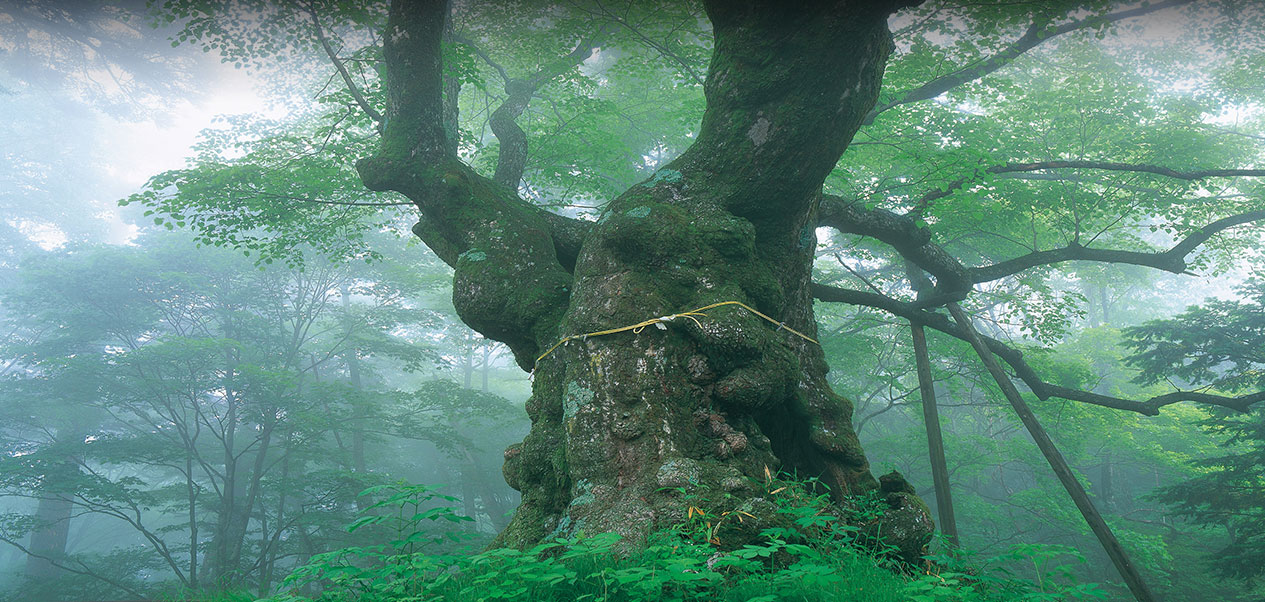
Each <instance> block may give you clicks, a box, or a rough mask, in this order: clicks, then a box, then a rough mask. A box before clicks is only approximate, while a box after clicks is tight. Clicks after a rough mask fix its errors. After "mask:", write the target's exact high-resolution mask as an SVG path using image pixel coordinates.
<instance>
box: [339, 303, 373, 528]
mask: <svg viewBox="0 0 1265 602" xmlns="http://www.w3.org/2000/svg"><path fill="white" fill-rule="evenodd" d="M340 293H341V295H340V296H341V297H342V310H343V320H345V321H346V328H347V334H348V339H351V336H350V335H351V330H352V327H353V324H352V316H351V290H350V288H349V287H348V286H347V284H346V283H343V285H342V288H341V290H340ZM343 361H344V362H346V364H347V378H348V380H349V381H350V384H351V388H352V390H353V391H356V392H360V391H363V390H364V382H363V381H362V380H361V378H360V353H359V350H358V349H356V346H355V345H348V346H347V349H346V350H345V351H343ZM355 399H356V401H355V403H354V405H353V406H352V408H351V425H350V430H351V466H352V470H353V471H354V472H355V473H356V474H364V473H365V472H367V470H368V469H367V466H366V464H365V419H366V412H365V410H366V408H365V407H364V402H363V400H361V399H360V398H358V397H357V398H355ZM357 505H359V498H357Z"/></svg>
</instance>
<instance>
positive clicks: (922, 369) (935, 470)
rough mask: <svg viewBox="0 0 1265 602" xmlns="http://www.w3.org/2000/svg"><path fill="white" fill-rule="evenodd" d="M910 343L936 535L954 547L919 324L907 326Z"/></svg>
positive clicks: (950, 508) (950, 503)
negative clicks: (937, 528) (937, 527)
mask: <svg viewBox="0 0 1265 602" xmlns="http://www.w3.org/2000/svg"><path fill="white" fill-rule="evenodd" d="M909 329H910V333H911V334H912V335H913V339H914V361H915V362H916V364H917V366H918V389H919V391H920V392H921V393H922V417H923V422H924V423H926V426H927V451H928V453H929V456H930V458H931V481H932V483H933V484H934V485H935V489H936V514H937V515H938V517H939V519H940V532H941V533H943V534H944V536H945V537H946V538H947V539H948V540H949V544H950V545H952V546H953V547H955V548H956V547H958V546H960V545H961V542H960V541H958V524H957V519H955V518H954V517H953V495H952V493H951V492H950V490H949V466H948V463H947V462H945V459H944V437H943V436H942V435H941V433H940V411H939V410H938V409H937V408H936V390H935V383H934V382H933V381H932V380H931V356H930V354H929V353H928V352H927V334H926V332H924V331H923V328H922V325H921V324H914V323H912V322H911V323H910V324H909Z"/></svg>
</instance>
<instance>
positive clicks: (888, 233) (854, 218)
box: [817, 194, 973, 304]
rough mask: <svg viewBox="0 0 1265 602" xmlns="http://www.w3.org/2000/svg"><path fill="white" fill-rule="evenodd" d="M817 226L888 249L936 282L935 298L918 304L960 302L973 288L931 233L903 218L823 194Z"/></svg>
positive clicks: (964, 269) (962, 270)
mask: <svg viewBox="0 0 1265 602" xmlns="http://www.w3.org/2000/svg"><path fill="white" fill-rule="evenodd" d="M817 223H818V224H819V225H822V226H827V227H830V228H834V229H836V230H838V231H840V232H843V233H847V234H859V235H861V236H869V237H871V238H874V239H877V240H879V241H882V242H884V243H886V244H888V245H891V247H892V248H893V249H895V250H896V252H898V253H900V255H901V256H902V257H904V258H905V259H907V260H909V261H911V262H913V263H914V264H915V265H917V266H918V267H920V268H922V269H923V270H926V271H927V272H928V273H930V274H931V275H932V276H935V278H936V286H935V294H932V295H928V297H927V299H925V300H920V301H919V302H918V303H919V304H923V303H927V304H930V303H933V302H940V303H943V302H944V301H945V300H946V299H957V300H960V299H963V298H965V297H966V294H967V292H969V291H970V289H971V285H972V284H973V283H972V281H971V279H970V276H969V273H968V271H967V269H966V267H965V266H963V265H962V264H961V262H959V261H958V260H957V259H956V258H954V257H953V256H952V255H949V254H948V253H947V252H946V251H945V250H944V249H942V248H941V247H940V246H939V245H936V244H934V243H932V242H931V231H930V230H928V229H927V228H924V227H920V226H919V225H918V224H917V223H916V222H915V221H914V220H913V219H911V218H910V217H909V216H906V215H900V214H897V213H893V212H891V211H888V210H886V209H866V208H865V206H864V205H863V204H862V203H861V202H860V201H848V200H845V199H843V198H841V197H838V196H835V195H830V194H823V195H822V201H821V210H820V213H819V215H818V220H817Z"/></svg>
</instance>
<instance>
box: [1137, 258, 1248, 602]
mask: <svg viewBox="0 0 1265 602" xmlns="http://www.w3.org/2000/svg"><path fill="white" fill-rule="evenodd" d="M1237 292H1238V293H1239V295H1240V298H1239V299H1236V300H1216V299H1209V300H1207V301H1206V302H1205V303H1204V304H1203V305H1201V306H1192V307H1190V308H1188V309H1187V310H1186V311H1185V312H1184V313H1182V314H1180V315H1177V316H1174V317H1173V318H1169V319H1165V320H1154V321H1151V322H1147V323H1145V324H1142V325H1141V326H1137V327H1133V328H1129V329H1126V330H1125V336H1126V337H1127V341H1126V344H1127V345H1128V346H1129V347H1130V349H1132V351H1133V353H1132V355H1130V356H1129V357H1128V358H1127V361H1129V363H1131V364H1132V365H1134V366H1137V367H1139V368H1140V369H1141V371H1140V374H1139V375H1138V377H1137V380H1138V381H1140V382H1158V381H1161V380H1180V381H1186V382H1194V383H1201V384H1203V383H1207V384H1208V385H1209V386H1211V387H1215V388H1216V389H1220V390H1223V391H1226V392H1230V393H1235V392H1241V391H1259V390H1261V389H1263V388H1265V355H1263V354H1262V345H1261V341H1262V340H1265V280H1262V279H1260V278H1259V277H1257V278H1253V279H1250V280H1249V281H1248V282H1246V283H1245V284H1243V285H1242V286H1240V287H1239V288H1238V289H1237ZM1218 410H1219V411H1216V412H1213V413H1212V415H1211V416H1209V417H1208V418H1207V419H1206V420H1203V421H1201V422H1200V425H1202V426H1203V428H1204V431H1205V432H1206V433H1207V434H1208V435H1210V436H1212V437H1213V439H1214V440H1215V441H1217V442H1218V443H1219V445H1220V446H1221V448H1222V450H1223V453H1221V454H1219V455H1211V454H1210V455H1208V456H1205V457H1200V458H1198V459H1195V460H1194V461H1193V462H1192V464H1193V466H1195V467H1196V471H1197V472H1196V474H1195V475H1194V476H1193V477H1192V478H1189V479H1187V480H1185V481H1183V482H1181V483H1178V484H1175V485H1171V486H1168V487H1165V488H1162V489H1160V490H1158V491H1156V492H1155V493H1154V494H1153V495H1152V498H1153V499H1156V500H1159V501H1161V502H1164V503H1166V504H1168V505H1169V506H1170V507H1171V508H1172V510H1173V511H1174V512H1175V513H1176V514H1178V515H1180V516H1183V517H1185V518H1187V519H1189V520H1190V521H1191V522H1193V523H1194V524H1196V525H1200V526H1202V527H1205V528H1215V529H1224V530H1225V532H1226V534H1227V535H1228V539H1229V541H1228V542H1227V543H1226V544H1225V545H1224V546H1223V547H1221V548H1220V549H1217V550H1215V552H1213V554H1211V558H1209V560H1210V566H1211V569H1212V571H1213V572H1214V573H1216V574H1218V575H1224V576H1228V577H1236V578H1240V579H1245V580H1252V579H1256V578H1259V577H1262V576H1265V476H1263V475H1265V407H1263V406H1262V404H1259V403H1258V404H1256V407H1255V409H1253V410H1251V411H1248V412H1246V413H1242V414H1239V413H1232V412H1230V411H1228V410H1224V409H1218Z"/></svg>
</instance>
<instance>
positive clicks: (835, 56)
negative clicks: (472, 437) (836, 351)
mask: <svg viewBox="0 0 1265 602" xmlns="http://www.w3.org/2000/svg"><path fill="white" fill-rule="evenodd" d="M443 7H444V2H443V1H442V0H420V1H419V0H396V1H395V2H393V3H392V7H391V13H390V17H389V20H388V24H387V31H386V35H385V48H384V51H385V60H386V65H387V82H386V83H387V90H388V110H387V119H386V123H385V126H384V131H383V141H382V146H381V149H380V150H379V152H378V154H377V155H376V156H374V157H372V158H370V159H367V160H365V161H362V162H361V163H360V164H359V165H358V168H359V170H360V174H361V176H362V178H363V180H364V182H365V184H366V186H368V187H369V188H371V189H374V190H396V191H399V192H401V193H403V194H405V195H406V196H408V197H409V198H410V199H411V200H413V201H414V202H415V203H416V204H417V206H418V207H419V209H420V210H421V212H422V219H421V221H420V222H419V223H418V225H417V226H416V227H415V228H414V231H415V232H416V233H417V234H418V235H419V236H420V237H421V238H422V239H423V240H424V241H425V242H426V243H427V244H428V245H429V246H430V247H431V248H432V249H433V250H434V251H435V252H436V253H437V254H438V255H439V256H440V257H441V258H442V259H444V261H446V262H447V263H449V264H450V265H452V266H453V267H454V268H455V281H454V288H453V300H454V303H455V305H456V307H457V310H458V313H459V314H460V316H461V318H462V320H463V321H465V322H466V323H467V324H468V325H470V326H471V327H472V328H474V329H475V330H477V331H479V332H480V333H482V334H483V335H485V336H487V337H488V338H491V339H494V340H498V341H502V342H504V343H506V344H507V345H508V346H509V348H510V349H511V350H512V351H513V353H514V355H515V357H516V359H517V361H518V363H519V365H520V366H522V367H523V368H524V369H527V370H534V374H535V379H534V382H533V393H532V397H531V399H530V400H529V401H528V404H527V411H528V413H529V415H530V417H531V419H532V430H531V432H530V433H529V434H528V436H527V437H526V439H525V440H524V441H523V442H522V443H521V444H519V445H516V446H513V447H511V448H510V449H509V450H507V451H506V454H505V455H506V462H505V469H504V472H505V476H506V479H507V481H508V482H509V484H510V485H511V486H513V487H514V488H516V489H518V490H519V491H521V492H522V494H523V499H522V504H521V506H520V507H519V509H518V511H517V513H516V514H515V516H514V518H513V520H512V521H511V523H510V524H509V526H508V527H507V528H506V529H505V530H504V531H503V532H502V534H501V536H500V538H499V542H500V543H501V544H503V545H510V546H516V547H524V546H529V545H531V544H534V543H536V542H538V541H540V540H541V539H542V538H546V537H549V536H551V535H556V534H568V533H572V532H574V531H577V530H584V531H585V532H588V533H595V532H604V531H615V532H618V533H621V534H623V535H625V536H626V537H628V538H630V539H632V540H636V539H638V538H640V537H642V536H644V535H645V534H646V533H647V532H648V531H649V530H650V529H653V528H654V527H656V526H658V525H662V524H665V523H667V522H671V521H676V520H679V519H681V518H683V513H684V511H685V510H686V508H687V506H688V503H687V502H686V501H685V500H684V499H682V497H681V494H680V490H681V489H684V490H686V491H689V492H692V493H696V494H698V495H701V496H703V499H709V500H711V503H712V504H713V508H714V509H717V510H719V509H723V508H721V507H720V506H721V505H723V504H727V503H729V504H732V503H741V502H742V500H743V499H744V498H753V497H756V494H757V493H758V489H759V487H760V483H761V482H762V481H763V479H764V475H765V471H766V469H767V470H773V471H777V470H787V471H794V472H796V473H797V474H799V475H801V476H810V475H811V476H820V477H821V479H822V480H823V481H824V482H826V483H827V484H828V485H829V486H830V487H831V488H832V490H833V491H834V492H835V493H836V494H837V495H839V496H841V497H842V496H845V495H847V494H849V493H859V492H865V491H870V490H873V489H876V488H878V483H877V482H876V480H875V479H874V477H873V476H872V475H871V474H870V470H869V467H868V465H867V463H866V459H865V455H864V453H863V452H862V449H861V446H860V444H859V443H858V441H857V438H856V435H855V433H854V432H853V429H852V423H851V413H852V407H851V404H850V403H849V402H848V401H847V400H846V399H843V398H842V397H840V396H838V395H836V394H835V393H833V392H832V391H831V390H830V388H829V386H828V385H827V383H826V370H827V368H826V364H825V361H824V358H823V354H822V350H821V348H820V346H819V345H817V344H816V343H814V342H811V341H809V340H806V339H805V338H802V337H800V336H797V335H796V334H794V333H792V332H790V330H788V329H793V330H794V331H798V332H799V333H804V334H805V335H806V336H808V337H813V336H815V334H814V333H815V331H816V325H815V322H814V316H813V307H812V294H811V291H810V279H809V277H810V273H811V268H812V261H813V253H814V250H815V246H816V236H815V228H816V224H817V208H818V205H819V203H820V199H821V185H822V182H823V181H824V179H825V177H826V175H827V174H828V173H829V172H830V171H831V169H833V168H834V166H835V164H836V162H837V161H838V160H839V157H840V155H841V154H842V153H843V151H844V149H845V148H846V147H847V145H848V143H849V141H850V140H851V138H852V136H853V134H854V133H855V131H856V129H857V128H858V127H859V125H860V123H861V120H862V118H863V117H864V116H865V115H866V113H867V112H869V111H870V110H871V109H872V108H873V106H874V102H875V99H876V97H877V93H878V89H879V85H880V81H881V78H882V74H883V67H884V64H885V61H886V59H887V56H888V54H889V53H890V51H891V41H890V36H889V33H888V31H887V17H888V15H889V14H890V13H891V12H892V11H893V10H894V9H895V8H897V3H895V2H878V1H869V2H856V1H851V2H845V1H836V2H805V3H802V4H794V3H792V4H787V3H785V2H782V1H777V2H773V1H770V2H735V1H728V0H725V1H721V0H717V1H715V2H709V3H708V4H707V6H706V8H707V12H708V15H709V17H710V18H711V20H712V24H713V29H714V33H715V54H714V56H713V59H712V63H711V66H710V69H709V74H708V77H707V83H706V86H705V92H706V96H707V110H706V112H705V114H704V116H703V121H702V125H701V128H700V130H699V133H698V137H697V140H696V142H695V143H694V144H693V146H691V147H690V148H689V149H688V150H687V151H686V152H685V153H683V154H682V155H681V156H680V157H679V158H677V159H676V160H675V161H672V162H671V163H670V164H668V165H667V166H665V167H663V168H661V169H660V170H659V171H658V172H656V173H655V174H654V176H653V177H652V178H650V179H648V180H647V181H645V182H643V183H641V184H638V185H636V186H634V187H633V188H632V189H630V190H628V191H627V192H625V193H624V194H623V195H621V196H620V197H619V198H617V199H614V200H613V201H611V202H610V203H609V205H608V206H607V209H606V211H605V213H604V215H603V217H602V218H601V219H600V220H599V221H597V222H596V223H590V222H580V221H576V220H569V219H566V218H562V217H559V216H556V215H551V214H548V213H546V212H545V211H543V210H541V209H539V208H537V207H534V206H532V205H530V204H529V203H526V202H524V201H523V200H522V199H520V198H519V197H518V196H517V193H516V191H514V190H512V189H510V188H508V187H506V186H503V185H500V184H497V183H495V182H493V181H491V180H489V179H488V178H485V177H482V176H480V175H478V174H476V173H474V172H473V171H472V170H471V169H470V168H469V167H467V166H465V165H464V164H462V163H460V162H459V161H458V160H457V159H456V158H455V157H454V156H453V155H452V154H451V152H450V151H449V150H447V149H449V148H450V145H448V144H446V142H445V138H444V130H443V127H442V120H441V116H442V102H441V99H440V96H441V95H440V90H441V68H440V64H439V60H440V58H439V57H440V53H439V40H440V37H441V32H442V27H443ZM726 301H738V302H741V303H743V304H745V305H747V306H750V307H751V308H754V309H756V310H758V311H759V312H761V313H763V314H766V315H768V316H772V317H774V319H775V320H777V321H779V322H781V323H782V325H784V326H785V328H783V327H779V325H777V324H771V323H769V322H768V321H766V320H765V319H763V318H761V317H759V316H757V315H755V314H754V313H752V312H750V311H748V310H747V309H745V308H743V307H740V306H737V305H725V306H721V307H717V308H715V309H712V310H709V311H708V312H706V313H707V315H706V316H694V317H692V318H687V317H680V318H677V319H675V320H673V321H671V322H668V323H666V324H660V325H661V326H665V328H662V329H661V328H654V327H651V328H645V329H640V330H639V332H633V331H624V332H619V333H615V334H608V335H603V336H590V337H585V338H576V339H571V340H569V341H568V342H566V343H564V344H562V345H560V346H558V347H557V348H556V349H551V348H552V347H553V346H554V344H555V343H557V342H558V341H559V340H561V339H563V338H564V337H568V336H571V335H582V334H584V333H592V332H596V331H602V330H606V329H611V328H618V327H622V326H627V325H632V324H637V323H639V322H643V321H645V320H647V319H651V318H655V317H659V316H667V315H671V314H678V313H682V312H687V311H689V310H692V309H695V308H698V307H702V306H705V305H710V304H714V303H720V302H726ZM546 351H548V354H547V355H545V356H544V357H543V358H542V359H540V360H539V361H537V358H538V356H540V355H541V354H542V353H546ZM886 485H887V483H886V482H885V487H884V489H885V490H890V491H891V492H892V493H891V495H889V500H890V501H891V503H892V504H893V511H892V517H893V520H894V521H895V522H893V523H892V524H890V525H887V526H885V527H884V532H885V533H888V534H891V535H892V536H893V538H894V539H895V540H897V543H898V545H901V546H902V549H904V550H905V551H907V552H909V553H911V554H912V553H916V552H917V550H918V548H920V547H921V545H922V544H923V543H924V542H925V540H926V537H927V536H928V535H929V533H930V526H931V525H930V520H929V518H928V517H927V516H926V511H925V506H924V505H922V503H921V502H920V501H919V500H917V499H916V498H915V497H913V496H912V495H910V494H908V493H907V492H906V489H907V488H905V487H902V486H901V484H900V483H895V484H894V485H893V486H891V487H887V486H886ZM725 493H730V494H733V495H732V496H729V497H728V499H731V500H732V499H736V500H738V501H737V502H727V501H725V499H726V496H725V495H724V494H725ZM694 503H696V504H697V503H698V502H694Z"/></svg>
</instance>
